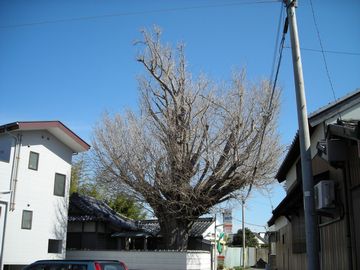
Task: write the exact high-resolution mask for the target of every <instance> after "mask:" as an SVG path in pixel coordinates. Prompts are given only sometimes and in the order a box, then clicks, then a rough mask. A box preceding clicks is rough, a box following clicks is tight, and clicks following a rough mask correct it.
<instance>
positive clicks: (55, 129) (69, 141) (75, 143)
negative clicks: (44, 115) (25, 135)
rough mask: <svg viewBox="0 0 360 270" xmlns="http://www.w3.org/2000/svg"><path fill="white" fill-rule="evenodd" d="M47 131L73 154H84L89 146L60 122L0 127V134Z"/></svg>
mask: <svg viewBox="0 0 360 270" xmlns="http://www.w3.org/2000/svg"><path fill="white" fill-rule="evenodd" d="M15 130H17V131H35V130H47V131H48V132H49V133H51V134H52V135H54V136H55V137H56V138H57V139H58V140H60V141H61V142H62V143H64V144H65V145H67V146H68V147H69V148H70V149H71V150H72V151H73V152H75V153H79V152H85V151H87V150H89V149H90V145H89V144H88V143H86V142H85V141H84V140H83V139H81V138H80V137H79V136H78V135H76V134H75V133H74V132H73V131H72V130H70V129H69V128H68V127H67V126H65V125H64V124H63V123H62V122H60V121H19V122H13V123H9V124H5V125H2V126H0V133H5V132H11V131H15Z"/></svg>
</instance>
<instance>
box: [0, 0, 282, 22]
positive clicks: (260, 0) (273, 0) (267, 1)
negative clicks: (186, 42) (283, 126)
mask: <svg viewBox="0 0 360 270" xmlns="http://www.w3.org/2000/svg"><path fill="white" fill-rule="evenodd" d="M278 2H279V0H258V1H256V0H255V1H254V0H253V1H251V0H247V1H246V0H245V1H240V2H239V1H236V2H229V3H222V4H212V5H198V6H188V7H177V8H163V9H154V10H148V11H133V12H121V13H113V14H104V15H94V16H84V17H75V18H68V19H57V20H46V21H40V22H30V23H20V24H10V25H0V29H7V28H19V27H28V26H36V25H44V24H56V23H64V22H75V21H89V20H95V19H103V18H112V17H124V16H133V15H146V14H152V13H166V12H175V11H186V10H194V9H204V8H217V7H228V6H242V5H256V4H271V3H278Z"/></svg>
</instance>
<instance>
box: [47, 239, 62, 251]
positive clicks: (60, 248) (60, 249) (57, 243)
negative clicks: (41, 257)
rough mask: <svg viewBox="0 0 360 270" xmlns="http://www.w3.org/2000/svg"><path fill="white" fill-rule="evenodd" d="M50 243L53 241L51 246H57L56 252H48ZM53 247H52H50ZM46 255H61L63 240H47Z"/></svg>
mask: <svg viewBox="0 0 360 270" xmlns="http://www.w3.org/2000/svg"><path fill="white" fill-rule="evenodd" d="M50 241H54V242H53V244H56V245H57V248H58V249H57V251H56V252H55V251H53V250H50ZM51 247H53V246H51ZM48 253H50V254H61V253H63V240H62V239H49V240H48Z"/></svg>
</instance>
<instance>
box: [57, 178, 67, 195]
mask: <svg viewBox="0 0 360 270" xmlns="http://www.w3.org/2000/svg"><path fill="white" fill-rule="evenodd" d="M65 179H66V176H65V175H63V174H60V173H56V174H55V184H54V195H56V196H62V197H64V196H65Z"/></svg>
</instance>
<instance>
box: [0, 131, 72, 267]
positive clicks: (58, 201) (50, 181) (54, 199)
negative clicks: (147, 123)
mask: <svg viewBox="0 0 360 270" xmlns="http://www.w3.org/2000/svg"><path fill="white" fill-rule="evenodd" d="M21 134H22V144H21V149H20V161H19V171H18V182H17V187H16V197H15V210H14V211H10V212H8V217H7V226H6V236H5V245H4V257H3V264H19V265H23V264H29V263H31V262H33V261H35V260H38V259H52V258H54V259H61V258H64V256H65V253H64V251H65V240H66V239H65V237H66V225H67V205H68V192H69V187H70V174H71V158H72V151H71V150H70V149H69V148H67V147H66V146H65V145H64V144H62V143H61V142H60V141H58V140H57V139H56V138H55V137H54V136H52V135H51V134H50V133H48V132H46V131H28V132H21ZM15 135H16V133H15ZM30 151H33V152H37V153H39V165H38V170H37V171H34V170H31V169H28V163H29V153H30ZM3 163H4V162H1V161H0V169H1V171H2V170H3V169H4V170H10V171H11V165H12V161H11V162H10V166H9V164H3ZM56 172H57V173H61V174H64V175H66V189H65V190H66V194H65V197H59V196H55V195H53V194H54V179H55V173H56ZM3 175H4V176H5V177H4V179H2V181H1V182H7V184H6V185H5V186H9V180H10V175H9V173H8V172H5V171H4V172H2V173H1V176H3ZM6 196H7V197H5V196H1V197H0V199H6V200H9V196H8V195H6ZM23 210H30V211H33V219H32V228H31V229H30V230H27V229H21V220H22V211H23ZM49 239H59V240H63V246H64V248H63V252H62V253H61V254H49V253H48V240H49Z"/></svg>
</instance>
